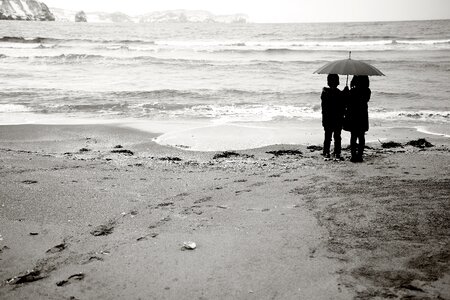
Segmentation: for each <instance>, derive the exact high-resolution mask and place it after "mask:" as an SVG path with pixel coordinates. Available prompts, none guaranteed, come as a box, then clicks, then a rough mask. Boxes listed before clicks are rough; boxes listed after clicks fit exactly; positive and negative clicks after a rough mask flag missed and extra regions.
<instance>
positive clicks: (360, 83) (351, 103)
mask: <svg viewBox="0 0 450 300" xmlns="http://www.w3.org/2000/svg"><path fill="white" fill-rule="evenodd" d="M350 87H351V89H350V90H349V89H348V87H345V89H344V91H343V93H344V95H345V97H346V99H347V107H346V112H345V121H344V130H346V131H350V148H351V154H352V158H351V161H352V162H362V161H363V154H364V147H365V143H366V140H365V137H364V135H365V133H366V131H368V130H369V111H368V102H369V100H370V94H371V91H370V89H369V77H368V76H353V79H352V81H351V83H350ZM357 141H358V142H357Z"/></svg>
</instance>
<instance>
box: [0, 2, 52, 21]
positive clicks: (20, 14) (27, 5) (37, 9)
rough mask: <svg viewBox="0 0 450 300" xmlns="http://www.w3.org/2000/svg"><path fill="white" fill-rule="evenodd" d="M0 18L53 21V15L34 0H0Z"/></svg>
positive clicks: (45, 6) (44, 6)
mask: <svg viewBox="0 0 450 300" xmlns="http://www.w3.org/2000/svg"><path fill="white" fill-rule="evenodd" d="M0 20H20V21H55V16H53V14H52V13H51V11H50V10H49V9H48V7H47V5H45V4H44V3H42V2H38V1H36V0H0Z"/></svg>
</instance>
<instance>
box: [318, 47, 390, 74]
mask: <svg viewBox="0 0 450 300" xmlns="http://www.w3.org/2000/svg"><path fill="white" fill-rule="evenodd" d="M350 55H351V52H350V54H349V58H347V59H341V60H335V61H332V62H329V63H327V64H326V65H324V66H323V67H321V68H319V69H318V70H316V71H315V72H314V73H317V74H339V75H367V76H385V75H384V74H383V72H381V71H380V70H378V69H377V68H375V67H374V66H372V65H370V64H368V63H366V62H363V61H360V60H355V59H351V57H350Z"/></svg>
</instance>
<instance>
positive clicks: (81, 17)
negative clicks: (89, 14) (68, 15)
mask: <svg viewBox="0 0 450 300" xmlns="http://www.w3.org/2000/svg"><path fill="white" fill-rule="evenodd" d="M75 22H87V18H86V13H85V12H84V11H79V12H77V14H76V15H75Z"/></svg>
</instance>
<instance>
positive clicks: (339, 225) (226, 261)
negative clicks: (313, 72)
mask: <svg viewBox="0 0 450 300" xmlns="http://www.w3.org/2000/svg"><path fill="white" fill-rule="evenodd" d="M369 134H370V132H369ZM155 137H156V134H150V133H147V132H141V131H136V130H132V129H126V128H120V127H114V126H105V125H96V126H87V125H86V126H79V125H76V126H75V125H74V126H46V125H20V126H0V153H1V155H0V178H1V185H0V281H1V283H0V298H1V299H174V298H178V299H180V298H181V299H186V298H191V299H192V298H195V299H385V298H394V299H395V298H400V299H450V290H449V284H450V273H449V265H450V259H449V258H450V252H449V250H448V249H450V247H449V246H450V245H449V244H450V239H449V236H450V230H449V229H450V228H449V227H450V201H449V197H448V195H449V194H450V170H449V169H450V148H449V140H448V138H442V137H437V136H429V135H426V134H423V133H419V132H411V131H401V130H399V131H398V138H396V139H395V142H398V143H400V145H396V146H394V147H392V148H390V147H389V148H388V147H386V148H383V147H382V145H381V143H379V142H376V143H370V144H368V146H369V148H368V149H367V151H366V152H367V155H366V160H365V162H364V163H357V164H354V163H351V162H350V161H349V160H348V156H349V151H348V150H345V151H344V156H345V157H347V160H346V161H344V162H325V161H323V159H322V157H321V156H320V153H321V152H320V150H315V149H314V147H309V149H308V148H307V145H276V146H270V147H264V148H258V149H253V150H240V151H236V152H225V153H224V152H198V151H197V152H196V151H184V150H181V149H176V148H171V147H165V146H160V145H157V144H155V143H154V142H152V139H153V138H155ZM419 137H425V138H426V139H427V141H429V142H431V143H432V144H433V145H434V146H433V147H423V148H421V147H417V146H413V145H406V143H407V142H408V141H410V140H412V139H414V140H415V139H417V138H419ZM346 144H347V143H346V141H345V140H344V146H346ZM385 146H386V145H385ZM188 241H193V242H195V243H196V246H197V247H196V249H195V250H185V249H183V243H184V242H188Z"/></svg>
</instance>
